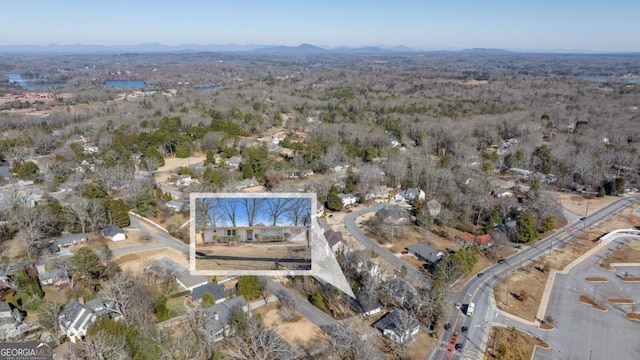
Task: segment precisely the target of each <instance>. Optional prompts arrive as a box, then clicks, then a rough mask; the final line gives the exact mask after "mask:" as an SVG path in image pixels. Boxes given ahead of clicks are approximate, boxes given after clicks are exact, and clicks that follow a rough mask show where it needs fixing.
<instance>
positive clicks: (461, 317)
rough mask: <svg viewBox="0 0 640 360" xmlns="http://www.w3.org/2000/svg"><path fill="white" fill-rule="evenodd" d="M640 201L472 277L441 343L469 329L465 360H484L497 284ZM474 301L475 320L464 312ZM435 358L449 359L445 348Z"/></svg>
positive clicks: (623, 202)
mask: <svg viewBox="0 0 640 360" xmlns="http://www.w3.org/2000/svg"><path fill="white" fill-rule="evenodd" d="M639 200H640V197H639V196H637V195H633V196H628V197H624V198H621V199H620V200H617V201H615V202H613V203H611V204H609V205H607V206H605V207H604V208H602V209H600V210H598V211H596V212H594V213H593V214H592V215H590V216H589V217H587V218H585V219H584V220H579V219H578V220H577V221H574V222H572V223H571V224H569V225H566V226H564V227H563V228H561V229H559V230H558V231H556V232H555V233H554V234H553V235H551V236H549V237H547V238H545V239H542V240H540V241H538V242H537V243H536V244H535V245H533V246H530V247H527V248H525V249H523V250H521V251H519V252H518V253H516V254H514V255H512V256H511V257H509V258H507V259H505V260H506V262H505V263H504V264H495V265H492V266H490V267H488V268H486V269H485V270H484V273H485V274H487V275H486V276H485V277H473V278H471V279H470V280H469V281H468V282H467V283H466V284H465V286H464V288H463V289H462V290H461V291H460V292H459V293H458V296H457V297H456V302H458V303H461V304H463V307H462V309H460V310H458V309H454V310H455V311H453V312H452V313H451V314H450V316H449V318H448V323H450V324H451V325H452V327H451V330H450V331H443V333H442V335H441V337H440V342H441V343H446V342H448V341H449V337H450V336H451V334H452V332H453V331H458V332H460V327H462V326H467V327H468V328H469V332H468V333H467V334H463V336H462V339H466V340H463V341H464V342H465V349H464V351H463V353H462V355H464V356H465V358H481V357H479V356H480V353H483V352H484V351H485V349H486V338H487V337H488V333H485V330H486V329H485V326H484V325H485V323H486V322H489V321H495V320H496V319H497V318H498V317H499V314H498V313H496V312H495V311H494V310H493V309H492V308H491V306H490V302H491V301H494V300H493V286H494V284H495V283H496V282H498V281H499V280H500V279H501V278H503V277H505V276H506V275H508V274H509V273H511V272H512V271H515V270H517V269H518V268H520V267H522V266H523V265H524V264H526V263H527V262H529V261H532V260H535V259H537V258H538V257H540V256H542V255H543V254H544V253H546V252H549V251H551V250H552V249H553V248H555V247H557V246H559V245H562V244H564V243H566V242H567V241H569V240H571V239H573V238H575V237H576V236H580V235H582V233H583V231H584V230H586V229H589V228H591V227H593V226H595V225H597V224H599V223H601V222H603V221H605V220H608V219H609V218H611V217H612V216H613V215H615V214H616V213H618V212H620V211H622V210H623V209H624V208H626V207H627V206H629V205H631V204H633V203H635V202H637V201H639ZM470 302H474V303H475V304H476V307H475V309H476V310H475V312H474V315H473V317H469V316H466V315H465V314H464V313H463V310H465V305H464V304H468V303H470ZM508 322H519V323H520V326H519V327H523V326H524V327H526V330H527V332H529V333H530V334H533V335H534V336H540V334H541V331H540V330H537V326H535V325H536V324H529V325H530V326H527V324H526V323H524V322H522V321H517V320H516V321H508ZM461 342H462V341H461ZM435 355H436V359H446V356H445V353H444V351H443V348H438V349H437V350H436V352H435Z"/></svg>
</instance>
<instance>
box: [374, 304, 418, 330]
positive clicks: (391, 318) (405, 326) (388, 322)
mask: <svg viewBox="0 0 640 360" xmlns="http://www.w3.org/2000/svg"><path fill="white" fill-rule="evenodd" d="M403 316H407V321H406V322H405V323H403V321H402V317H403ZM419 325H420V323H419V322H418V320H417V319H416V318H414V317H413V316H411V315H409V314H407V313H404V311H402V310H395V311H392V312H390V313H388V314H387V315H385V316H383V317H382V319H380V320H378V321H376V322H375V323H374V324H373V326H375V328H376V329H378V330H380V331H384V330H391V331H393V332H395V333H396V334H398V335H400V336H402V335H404V334H406V333H407V332H408V331H410V330H411V329H413V328H415V327H416V326H419Z"/></svg>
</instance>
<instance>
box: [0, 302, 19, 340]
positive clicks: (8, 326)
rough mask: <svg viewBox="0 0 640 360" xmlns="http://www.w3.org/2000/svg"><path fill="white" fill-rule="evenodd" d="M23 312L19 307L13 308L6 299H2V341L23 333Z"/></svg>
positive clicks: (0, 306) (0, 331) (0, 327)
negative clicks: (21, 325)
mask: <svg viewBox="0 0 640 360" xmlns="http://www.w3.org/2000/svg"><path fill="white" fill-rule="evenodd" d="M23 318H24V316H23V314H22V313H21V312H20V310H18V309H17V308H12V307H11V305H10V304H9V303H7V302H6V301H0V341H5V340H9V339H11V338H14V337H16V336H18V335H20V334H21V333H22V331H21V330H20V328H19V326H20V324H22V319H23Z"/></svg>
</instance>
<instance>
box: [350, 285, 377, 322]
mask: <svg viewBox="0 0 640 360" xmlns="http://www.w3.org/2000/svg"><path fill="white" fill-rule="evenodd" d="M355 295H356V300H358V304H360V309H361V311H360V313H361V314H362V316H365V317H366V316H372V315H375V314H378V313H380V311H382V306H381V305H380V301H379V300H378V298H377V296H376V295H375V294H374V293H371V294H369V293H366V292H364V291H360V290H358V291H357V292H356V294H355Z"/></svg>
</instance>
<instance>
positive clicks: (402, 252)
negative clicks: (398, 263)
mask: <svg viewBox="0 0 640 360" xmlns="http://www.w3.org/2000/svg"><path fill="white" fill-rule="evenodd" d="M408 253H409V252H408V251H407V250H402V251H400V254H402V255H407V254H408Z"/></svg>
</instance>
